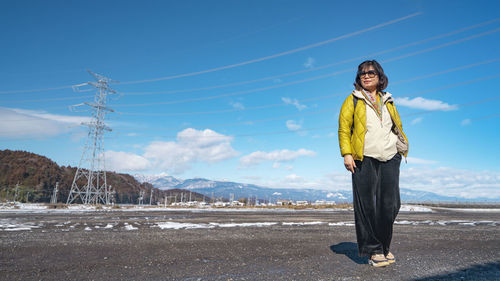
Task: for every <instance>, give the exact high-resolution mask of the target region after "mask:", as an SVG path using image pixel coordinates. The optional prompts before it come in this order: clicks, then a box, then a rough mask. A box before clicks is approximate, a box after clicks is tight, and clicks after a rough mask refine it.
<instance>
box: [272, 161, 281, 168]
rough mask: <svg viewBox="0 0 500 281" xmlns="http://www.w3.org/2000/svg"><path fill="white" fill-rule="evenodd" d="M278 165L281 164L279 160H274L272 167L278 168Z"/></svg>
mask: <svg viewBox="0 0 500 281" xmlns="http://www.w3.org/2000/svg"><path fill="white" fill-rule="evenodd" d="M280 166H281V164H280V163H279V162H274V163H273V168H274V169H278V168H279V167H280Z"/></svg>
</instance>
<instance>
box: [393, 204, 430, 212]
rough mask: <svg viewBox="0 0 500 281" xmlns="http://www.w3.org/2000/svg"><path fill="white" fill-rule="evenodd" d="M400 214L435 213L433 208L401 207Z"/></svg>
mask: <svg viewBox="0 0 500 281" xmlns="http://www.w3.org/2000/svg"><path fill="white" fill-rule="evenodd" d="M399 211H400V212H415V213H433V212H434V211H433V210H432V209H431V208H428V207H423V206H415V205H401V208H400V209H399Z"/></svg>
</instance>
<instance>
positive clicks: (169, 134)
mask: <svg viewBox="0 0 500 281" xmlns="http://www.w3.org/2000/svg"><path fill="white" fill-rule="evenodd" d="M347 2H348V1H277V0H274V1H210V2H209V1H141V2H139V1H2V2H1V3H0V29H1V34H2V41H3V43H2V49H1V52H0V60H1V61H2V63H1V64H0V85H1V86H0V123H1V126H0V147H1V148H3V149H13V150H15V149H17V150H26V151H30V152H34V153H38V154H41V155H44V156H47V157H49V158H51V159H53V160H54V161H56V162H57V163H58V164H59V165H71V166H76V165H78V162H79V160H80V157H81V154H82V150H83V146H84V144H85V140H86V136H87V132H86V130H87V129H86V128H85V127H82V126H78V124H80V123H81V122H84V121H86V120H88V118H89V117H90V112H88V111H87V112H75V111H70V110H69V106H70V105H74V104H80V103H83V102H91V101H92V100H93V95H94V92H74V91H73V90H72V88H71V86H72V85H77V84H81V83H85V82H87V81H93V77H92V76H91V75H89V73H87V71H86V70H87V69H90V70H92V71H94V72H96V73H99V74H102V75H104V76H107V77H109V78H111V79H113V80H115V81H116V82H115V83H111V84H110V86H111V87H112V88H113V89H114V90H116V91H117V92H118V93H119V94H118V95H114V96H109V97H108V100H107V105H108V106H109V107H111V108H113V109H114V110H115V112H114V113H111V114H108V115H107V116H106V123H107V124H108V125H109V126H110V127H111V128H112V129H113V131H112V132H109V133H106V135H105V138H104V143H105V145H104V146H105V149H104V150H105V151H106V152H105V154H106V163H107V167H108V169H110V170H115V171H119V172H128V173H132V174H134V173H143V174H159V173H166V174H169V175H173V176H176V177H179V178H192V177H204V178H208V179H214V180H231V181H238V182H246V183H254V184H260V185H264V186H270V187H294V188H301V187H310V188H319V189H329V190H339V189H350V175H349V173H348V172H346V171H345V169H344V167H343V162H342V158H341V157H340V155H339V148H338V141H337V128H338V127H337V126H338V125H337V124H338V112H339V110H340V106H341V103H342V101H343V100H344V99H345V97H347V95H348V94H349V93H350V92H351V90H352V83H353V80H354V75H355V69H356V67H357V65H358V64H359V63H361V62H362V61H363V60H365V59H376V60H378V61H379V62H381V64H382V66H383V67H384V70H385V72H386V74H387V75H388V77H389V87H388V88H387V90H388V91H389V92H391V93H392V94H393V96H394V97H395V98H396V104H397V106H398V109H399V112H400V115H401V117H402V119H403V126H404V129H405V132H406V134H407V136H408V138H409V140H410V154H409V157H408V159H407V160H408V163H403V164H402V167H401V168H402V171H401V186H402V187H406V188H412V189H418V190H427V191H433V192H436V193H439V194H443V195H452V196H464V197H468V198H473V197H489V198H497V199H498V198H500V165H499V161H498V156H499V148H498V131H499V126H498V122H499V117H500V112H499V110H498V106H499V101H500V96H499V95H498V94H497V89H498V83H499V82H500V73H499V70H498V69H499V68H500V55H499V54H498V46H499V44H500V13H499V12H498V11H499V10H500V7H499V6H500V5H499V3H498V1H377V2H375V1H366V2H365V1H352V3H347Z"/></svg>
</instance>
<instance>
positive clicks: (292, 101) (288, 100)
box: [281, 97, 307, 111]
mask: <svg viewBox="0 0 500 281" xmlns="http://www.w3.org/2000/svg"><path fill="white" fill-rule="evenodd" d="M281 100H282V101H283V102H284V103H285V104H291V105H293V106H295V107H296V108H297V109H298V110H299V111H302V110H304V109H306V108H307V106H306V105H303V104H300V102H299V101H298V100H297V99H291V98H287V97H282V98H281Z"/></svg>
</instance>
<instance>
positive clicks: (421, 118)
mask: <svg viewBox="0 0 500 281" xmlns="http://www.w3.org/2000/svg"><path fill="white" fill-rule="evenodd" d="M422 120H424V117H417V118H415V119H413V120H411V124H412V125H415V124H418V123H420V122H422Z"/></svg>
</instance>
